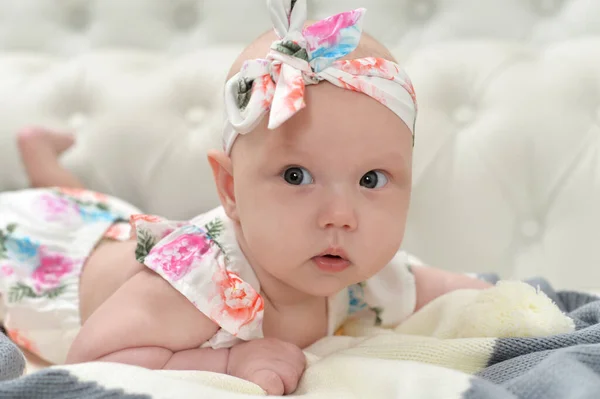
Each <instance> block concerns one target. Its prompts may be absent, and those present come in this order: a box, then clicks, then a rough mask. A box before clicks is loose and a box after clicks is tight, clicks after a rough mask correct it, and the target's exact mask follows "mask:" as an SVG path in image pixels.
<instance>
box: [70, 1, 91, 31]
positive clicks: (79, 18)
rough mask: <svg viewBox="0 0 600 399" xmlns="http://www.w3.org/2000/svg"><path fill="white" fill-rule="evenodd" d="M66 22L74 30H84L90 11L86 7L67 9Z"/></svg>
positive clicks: (87, 23) (88, 21) (88, 20)
mask: <svg viewBox="0 0 600 399" xmlns="http://www.w3.org/2000/svg"><path fill="white" fill-rule="evenodd" d="M67 21H68V24H69V25H70V26H71V27H72V28H73V29H75V30H79V31H81V30H84V29H85V28H87V27H88V25H89V23H90V11H89V9H88V8H87V7H77V8H73V9H71V10H69V15H68V17H67Z"/></svg>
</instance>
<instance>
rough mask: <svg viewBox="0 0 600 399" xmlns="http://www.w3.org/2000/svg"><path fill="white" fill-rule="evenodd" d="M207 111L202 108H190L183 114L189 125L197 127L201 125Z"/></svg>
mask: <svg viewBox="0 0 600 399" xmlns="http://www.w3.org/2000/svg"><path fill="white" fill-rule="evenodd" d="M206 114H207V111H206V110H205V109H204V108H202V107H194V108H190V109H189V110H188V112H187V113H186V114H185V119H187V121H188V122H189V123H191V124H194V125H197V124H199V123H202V122H203V121H204V119H205V117H206Z"/></svg>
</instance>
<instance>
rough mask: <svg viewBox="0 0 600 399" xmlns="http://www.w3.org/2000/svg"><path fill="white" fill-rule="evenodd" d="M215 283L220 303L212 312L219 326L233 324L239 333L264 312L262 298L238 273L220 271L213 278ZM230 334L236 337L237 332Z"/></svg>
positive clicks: (212, 316)
mask: <svg viewBox="0 0 600 399" xmlns="http://www.w3.org/2000/svg"><path fill="white" fill-rule="evenodd" d="M213 281H214V282H215V285H216V288H217V295H216V297H217V298H218V299H219V301H218V305H217V306H216V307H215V308H214V309H213V310H212V312H211V318H212V319H213V320H214V321H215V322H216V323H217V324H219V325H231V324H233V325H234V326H236V327H237V330H238V331H239V328H240V327H242V326H245V325H246V324H249V323H251V322H252V321H253V320H254V319H255V318H256V316H257V314H258V313H259V312H262V311H263V309H264V302H263V299H262V297H261V296H260V295H259V294H258V293H257V292H256V291H255V290H254V288H252V286H251V285H250V284H248V283H247V282H245V281H244V280H242V279H241V278H240V276H239V275H238V274H237V273H234V272H232V271H229V270H224V269H219V270H218V271H217V273H215V275H214V276H213ZM232 322H233V323H232ZM229 332H230V333H232V334H234V335H235V334H236V332H237V331H229Z"/></svg>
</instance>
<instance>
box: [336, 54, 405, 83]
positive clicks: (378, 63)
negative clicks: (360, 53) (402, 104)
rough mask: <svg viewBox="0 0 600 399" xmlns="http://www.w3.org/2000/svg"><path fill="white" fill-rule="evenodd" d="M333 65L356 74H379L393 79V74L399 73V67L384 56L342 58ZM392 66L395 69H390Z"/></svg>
mask: <svg viewBox="0 0 600 399" xmlns="http://www.w3.org/2000/svg"><path fill="white" fill-rule="evenodd" d="M333 65H334V66H335V67H336V68H337V69H339V70H340V71H344V72H346V73H349V74H351V75H355V76H359V75H361V76H378V77H382V78H387V79H392V77H393V76H392V75H393V74H394V73H398V68H397V67H396V66H395V65H394V64H393V63H392V62H390V61H388V60H386V59H384V58H375V57H366V58H359V59H355V60H342V61H336V62H335V63H334V64H333ZM392 67H393V68H394V71H391V70H390V68H392Z"/></svg>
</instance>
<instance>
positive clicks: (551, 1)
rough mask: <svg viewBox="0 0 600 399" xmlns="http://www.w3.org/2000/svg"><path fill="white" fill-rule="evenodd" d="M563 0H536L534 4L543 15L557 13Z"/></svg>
mask: <svg viewBox="0 0 600 399" xmlns="http://www.w3.org/2000/svg"><path fill="white" fill-rule="evenodd" d="M561 3H562V0H534V6H535V7H536V8H537V9H538V10H539V11H540V14H542V15H552V14H555V13H556V12H557V11H558V9H559V8H560V6H561Z"/></svg>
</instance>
